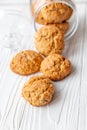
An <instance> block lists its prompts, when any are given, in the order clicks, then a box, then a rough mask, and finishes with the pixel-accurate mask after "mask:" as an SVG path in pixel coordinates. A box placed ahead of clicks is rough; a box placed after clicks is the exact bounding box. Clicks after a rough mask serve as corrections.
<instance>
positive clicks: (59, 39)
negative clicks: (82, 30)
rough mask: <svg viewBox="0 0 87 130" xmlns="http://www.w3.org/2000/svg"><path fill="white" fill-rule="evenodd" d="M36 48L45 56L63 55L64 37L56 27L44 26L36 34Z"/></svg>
mask: <svg viewBox="0 0 87 130" xmlns="http://www.w3.org/2000/svg"><path fill="white" fill-rule="evenodd" d="M35 47H36V49H37V50H38V51H39V52H40V53H41V54H42V55H44V56H47V55H49V54H52V53H59V54H61V53H62V51H63V49H64V35H63V33H62V32H61V31H60V30H59V29H58V28H57V27H55V26H43V27H41V28H40V29H39V30H38V31H37V32H36V35H35Z"/></svg>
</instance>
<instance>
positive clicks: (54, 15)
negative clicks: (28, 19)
mask: <svg viewBox="0 0 87 130" xmlns="http://www.w3.org/2000/svg"><path fill="white" fill-rule="evenodd" d="M30 7H31V12H32V16H33V19H34V28H35V31H37V30H38V29H39V28H40V27H41V26H43V25H44V26H55V27H57V28H58V29H59V30H61V32H62V33H63V34H64V38H65V40H68V39H69V38H71V37H72V36H73V35H74V34H75V32H76V30H77V27H78V15H77V10H76V6H75V4H74V2H72V1H71V0H30Z"/></svg>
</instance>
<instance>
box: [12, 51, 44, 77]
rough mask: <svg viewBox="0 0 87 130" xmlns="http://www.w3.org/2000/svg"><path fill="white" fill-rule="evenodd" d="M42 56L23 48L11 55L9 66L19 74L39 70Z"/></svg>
mask: <svg viewBox="0 0 87 130" xmlns="http://www.w3.org/2000/svg"><path fill="white" fill-rule="evenodd" d="M42 60H43V59H42V57H41V55H40V54H39V53H37V52H35V51H32V50H25V51H22V52H19V53H18V54H16V56H14V57H13V59H12V61H11V63H10V68H11V70H12V71H13V72H15V73H17V74H20V75H28V74H32V73H35V72H37V71H39V69H40V64H41V62H42Z"/></svg>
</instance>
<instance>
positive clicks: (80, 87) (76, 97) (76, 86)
mask: <svg viewBox="0 0 87 130" xmlns="http://www.w3.org/2000/svg"><path fill="white" fill-rule="evenodd" d="M1 8H5V9H6V8H7V9H8V8H11V9H19V8H20V10H21V11H24V14H26V15H27V16H28V15H29V12H28V10H29V8H28V5H27V6H23V5H22V6H20V7H19V6H18V5H17V6H11V7H10V6H1ZM77 8H78V16H79V27H78V30H77V32H76V34H75V35H74V36H73V38H71V39H70V40H69V41H67V42H66V47H65V51H64V52H63V55H65V56H66V57H68V58H69V59H70V61H71V63H72V73H71V75H70V76H69V77H67V78H66V79H64V80H62V81H59V82H54V84H55V88H56V93H55V96H54V99H53V102H52V103H50V104H49V105H47V106H44V107H33V106H31V105H29V104H28V103H27V102H26V101H25V100H24V99H23V98H22V97H21V89H22V86H23V84H24V83H25V81H26V80H27V79H28V78H29V77H30V76H27V77H22V76H18V75H16V74H14V73H12V72H11V70H10V68H9V63H10V60H11V58H12V57H13V55H15V53H16V52H13V51H11V50H9V49H0V55H1V57H0V75H1V76H0V130H87V94H86V93H87V92H86V91H87V72H86V71H87V67H86V66H87V58H86V55H87V38H86V34H87V17H86V15H87V9H86V5H85V4H77ZM31 24H32V23H31V22H30V26H31V27H32V25H31ZM31 30H32V28H31ZM31 30H30V36H29V48H30V49H35V48H34V42H33V35H34V31H31ZM38 74H39V73H38ZM31 76H32V75H31Z"/></svg>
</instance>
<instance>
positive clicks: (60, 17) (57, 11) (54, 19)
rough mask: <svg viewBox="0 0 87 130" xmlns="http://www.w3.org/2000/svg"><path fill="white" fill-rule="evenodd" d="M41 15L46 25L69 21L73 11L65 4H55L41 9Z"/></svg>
mask: <svg viewBox="0 0 87 130" xmlns="http://www.w3.org/2000/svg"><path fill="white" fill-rule="evenodd" d="M41 13H42V15H43V18H44V20H45V21H46V23H48V24H49V23H51V24H52V23H62V22H64V21H66V20H68V19H70V17H71V16H72V13H73V10H72V8H71V7H69V6H68V5H66V4H63V3H58V2H55V3H52V4H49V5H47V6H45V7H43V9H41Z"/></svg>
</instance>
